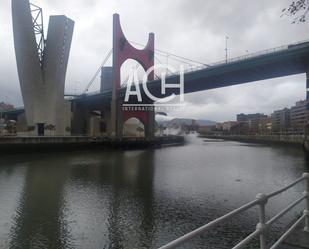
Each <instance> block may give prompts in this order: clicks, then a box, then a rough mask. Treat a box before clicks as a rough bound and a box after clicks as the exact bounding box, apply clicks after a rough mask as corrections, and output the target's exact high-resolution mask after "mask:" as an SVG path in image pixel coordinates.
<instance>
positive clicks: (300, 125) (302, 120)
mask: <svg viewBox="0 0 309 249" xmlns="http://www.w3.org/2000/svg"><path fill="white" fill-rule="evenodd" d="M307 104H308V102H307V101H306V100H302V101H298V102H296V104H295V106H292V107H291V127H292V130H293V132H300V133H303V132H304V128H305V126H306V124H307V122H308V110H307Z"/></svg>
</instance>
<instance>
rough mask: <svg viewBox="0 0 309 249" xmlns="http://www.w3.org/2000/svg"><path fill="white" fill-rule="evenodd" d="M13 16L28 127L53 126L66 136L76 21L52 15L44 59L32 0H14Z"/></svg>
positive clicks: (16, 51)
mask: <svg viewBox="0 0 309 249" xmlns="http://www.w3.org/2000/svg"><path fill="white" fill-rule="evenodd" d="M12 17H13V32H14V44H15V54H16V61H17V68H18V75H19V82H20V86H21V91H22V96H23V101H24V106H25V111H26V117H27V123H28V126H36V127H37V126H38V125H40V126H41V127H42V125H43V124H44V125H52V126H54V127H55V130H56V133H55V134H56V135H64V134H65V133H66V128H67V127H70V115H69V114H70V109H69V108H70V107H69V105H68V104H67V103H65V100H64V86H65V76H66V70H67V64H68V59H69V53H70V47H71V42H72V36H73V29H74V22H73V21H72V20H70V19H68V18H67V17H65V16H51V17H50V20H49V27H48V33H47V40H46V42H45V43H44V44H45V46H43V48H44V51H43V55H42V59H41V57H40V50H39V48H38V45H37V41H36V33H35V32H37V26H35V21H34V19H33V17H32V15H31V8H30V3H29V0H12ZM40 59H41V60H40Z"/></svg>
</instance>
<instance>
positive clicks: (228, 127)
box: [222, 121, 238, 131]
mask: <svg viewBox="0 0 309 249" xmlns="http://www.w3.org/2000/svg"><path fill="white" fill-rule="evenodd" d="M237 124H238V122H237V121H227V122H224V123H223V124H222V129H223V131H230V130H231V129H232V127H233V126H235V125H237Z"/></svg>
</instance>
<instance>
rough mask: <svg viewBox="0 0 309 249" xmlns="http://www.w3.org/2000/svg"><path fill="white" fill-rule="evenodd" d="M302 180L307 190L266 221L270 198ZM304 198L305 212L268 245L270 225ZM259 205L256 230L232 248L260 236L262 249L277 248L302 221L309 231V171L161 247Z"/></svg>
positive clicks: (175, 244)
mask: <svg viewBox="0 0 309 249" xmlns="http://www.w3.org/2000/svg"><path fill="white" fill-rule="evenodd" d="M300 182H305V191H304V193H303V194H302V196H301V197H300V198H298V199H297V200H295V201H294V202H293V203H291V204H290V205H289V206H287V207H286V208H285V209H283V210H282V211H281V212H279V213H278V214H276V215H275V216H274V217H273V218H271V219H270V220H268V221H266V216H265V211H266V204H267V202H268V200H269V199H271V198H273V197H275V196H277V195H279V194H281V193H283V192H285V191H287V190H288V189H290V188H292V187H293V186H295V185H296V184H298V183H300ZM303 200H306V207H305V209H304V212H303V214H302V216H301V217H300V218H299V219H298V220H297V221H296V222H295V223H294V224H293V225H292V226H291V227H290V228H289V229H288V230H287V231H286V232H285V233H284V234H283V235H282V236H281V237H280V238H279V239H278V240H277V241H276V242H275V243H274V244H273V245H272V246H268V245H267V241H266V235H267V233H268V232H269V227H270V226H271V225H272V224H273V223H274V222H276V221H277V220H278V219H279V218H281V217H282V216H283V215H284V214H286V213H287V212H288V211H290V210H291V209H292V208H294V207H295V206H296V205H298V204H299V203H301V202H302V201H303ZM255 206H258V207H259V223H258V224H257V225H256V230H255V231H254V232H253V233H251V234H250V235H248V236H247V237H246V238H245V239H243V240H242V241H241V242H239V243H238V244H237V245H235V246H234V247H233V248H232V249H240V248H243V247H244V246H245V245H247V244H248V243H249V242H250V241H252V240H253V239H254V238H256V237H258V236H259V238H260V249H266V248H270V249H276V248H278V246H279V245H280V244H281V243H282V242H283V241H284V240H285V239H286V238H287V237H288V236H289V235H290V234H291V232H293V231H294V230H295V228H296V227H297V226H298V225H300V224H301V222H303V221H305V227H304V231H305V232H308V233H309V173H304V174H303V176H302V177H300V178H299V179H297V180H296V181H294V182H292V183H291V184H289V185H288V186H286V187H284V188H282V189H280V190H278V191H275V192H272V193H270V194H267V195H266V194H258V195H257V196H256V198H255V200H253V201H251V202H249V203H247V204H245V205H243V206H242V207H240V208H237V209H235V210H233V211H231V212H229V213H227V214H226V215H224V216H222V217H220V218H218V219H215V220H213V221H211V222H209V223H207V224H206V225H204V226H202V227H200V228H197V229H196V230H193V231H192V232H189V233H187V234H186V235H184V236H182V237H180V238H178V239H176V240H174V241H172V242H170V243H168V244H166V245H165V246H162V247H160V248H159V249H171V248H177V247H178V246H181V245H183V244H185V243H187V242H189V241H190V240H192V239H193V238H194V237H196V236H198V235H200V234H202V233H204V232H207V231H209V230H211V229H212V228H214V227H215V226H216V225H218V224H221V223H223V222H226V221H228V220H230V219H231V218H233V217H234V216H236V215H238V214H240V213H243V212H244V211H246V210H248V209H251V208H252V207H255Z"/></svg>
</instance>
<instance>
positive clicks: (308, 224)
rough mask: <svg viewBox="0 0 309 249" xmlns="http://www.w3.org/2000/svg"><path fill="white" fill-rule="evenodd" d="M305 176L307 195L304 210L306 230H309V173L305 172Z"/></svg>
mask: <svg viewBox="0 0 309 249" xmlns="http://www.w3.org/2000/svg"><path fill="white" fill-rule="evenodd" d="M303 177H305V193H304V194H305V195H306V209H305V210H304V214H305V215H306V218H305V228H304V231H305V232H309V173H304V174H303Z"/></svg>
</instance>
